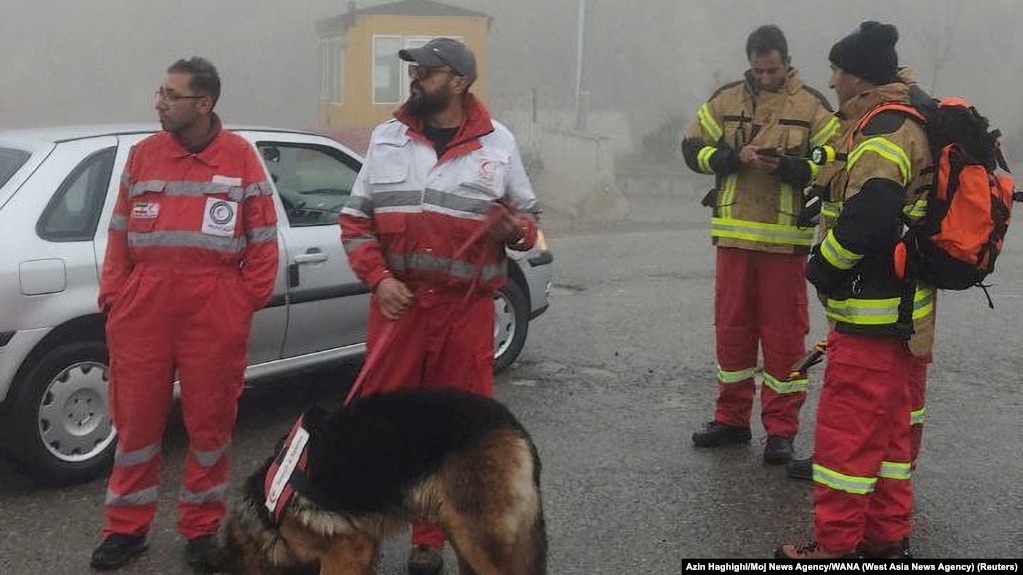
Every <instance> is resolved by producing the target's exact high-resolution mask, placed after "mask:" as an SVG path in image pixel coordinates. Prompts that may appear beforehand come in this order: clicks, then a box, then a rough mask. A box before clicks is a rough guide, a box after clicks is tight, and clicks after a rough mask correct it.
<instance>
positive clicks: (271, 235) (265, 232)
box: [245, 226, 277, 244]
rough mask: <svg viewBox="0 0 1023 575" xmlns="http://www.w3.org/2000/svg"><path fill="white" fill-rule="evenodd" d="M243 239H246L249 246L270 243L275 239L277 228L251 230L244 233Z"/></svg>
mask: <svg viewBox="0 0 1023 575" xmlns="http://www.w3.org/2000/svg"><path fill="white" fill-rule="evenodd" d="M245 239H247V240H248V241H249V243H250V244H259V243H264V242H272V241H274V240H276V239H277V226H266V227H262V228H252V229H251V230H249V231H247V232H245Z"/></svg>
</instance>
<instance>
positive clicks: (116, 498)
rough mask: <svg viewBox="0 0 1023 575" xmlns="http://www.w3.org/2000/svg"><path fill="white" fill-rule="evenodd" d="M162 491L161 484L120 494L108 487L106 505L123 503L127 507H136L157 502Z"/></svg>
mask: <svg viewBox="0 0 1023 575" xmlns="http://www.w3.org/2000/svg"><path fill="white" fill-rule="evenodd" d="M159 492H160V488H159V486H155V487H149V488H147V489H143V490H142V491H136V492H134V493H125V494H123V495H118V494H116V493H114V492H113V491H110V490H109V489H107V498H106V500H105V501H104V503H105V504H106V505H122V506H125V507H135V506H140V505H149V504H151V503H156V497H157V495H158V494H159Z"/></svg>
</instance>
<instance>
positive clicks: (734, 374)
mask: <svg viewBox="0 0 1023 575" xmlns="http://www.w3.org/2000/svg"><path fill="white" fill-rule="evenodd" d="M756 372H757V368H755V367H750V368H747V369H740V370H736V371H725V370H724V369H721V366H720V365H719V366H718V381H720V382H721V383H742V382H744V381H746V380H747V379H751V378H752V377H753V375H754V374H755V373H756Z"/></svg>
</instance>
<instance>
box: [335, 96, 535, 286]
mask: <svg viewBox="0 0 1023 575" xmlns="http://www.w3.org/2000/svg"><path fill="white" fill-rule="evenodd" d="M395 117H396V118H395V119H393V120H390V121H388V122H386V123H384V124H381V125H379V126H377V128H376V129H374V130H373V135H372V137H371V139H370V144H369V150H368V152H367V153H366V159H365V163H364V164H363V166H362V170H361V171H360V172H359V176H358V178H356V180H355V184H354V186H353V188H352V197H351V199H350V200H349V201H348V204H347V205H346V206H345V208H344V209H343V210H342V211H341V216H340V218H339V222H340V224H341V239H342V240H343V242H344V246H345V251H346V252H347V254H348V260H349V262H350V264H351V267H352V269H353V270H354V271H355V273H356V275H358V276H359V278H360V279H361V280H362V281H363V282H364V283H365V284H366V285H368V286H369V287H371V288H373V287H375V286H376V284H377V283H378V282H379V281H380V280H381V279H383V278H384V277H386V276H388V275H394V276H395V277H397V278H399V279H401V280H402V281H404V282H406V283H408V284H409V285H410V286H411V287H412V288H413V289H416V288H418V287H422V286H429V287H430V288H439V289H444V288H452V289H459V290H462V291H464V289H465V287H466V286H467V285H469V284H471V283H472V281H473V278H474V276H475V275H476V274H477V273H479V276H480V277H479V284H478V287H479V288H480V289H481V290H483V291H484V293H485V292H486V291H489V290H494V289H497V288H499V287H501V286H502V285H503V284H504V282H505V280H506V279H507V260H506V256H505V253H504V248H505V247H506V246H505V245H504V244H503V243H500V242H497V241H494V240H491V239H488V238H487V236H485V235H484V236H483V239H481V240H480V241H478V242H476V243H475V244H474V245H473V248H472V249H469V250H466V251H464V252H463V253H462V254H460V255H459V256H458V257H455V256H456V252H457V251H458V249H459V248H460V247H461V246H462V244H464V243H465V242H466V241H467V240H468V239H470V237H472V236H473V233H474V232H476V231H478V230H479V228H480V226H481V225H483V223H484V221H485V219H486V217H487V214H488V213H489V212H490V210H491V209H492V208H493V206H494V204H495V203H499V204H502V205H504V206H505V207H507V208H510V209H512V210H513V211H514V212H519V213H523V214H521V215H520V216H519V223H520V225H521V226H522V228H523V230H524V232H525V237H524V238H523V240H522V241H520V242H518V243H516V244H513V245H508V246H507V247H510V248H511V249H516V250H529V249H531V248H532V247H533V244H534V243H535V241H536V233H537V232H536V224H535V221H534V219H533V218H532V217H530V216H527V215H524V213H530V212H533V213H535V212H536V211H537V207H538V206H537V200H536V195H535V194H534V193H533V187H532V185H531V184H530V183H529V178H528V177H527V176H526V171H525V168H524V167H523V165H522V158H521V157H520V155H519V150H518V147H517V145H516V143H515V137H514V136H513V135H512V133H511V132H510V131H509V130H508V129H507V128H505V127H504V126H502V125H501V124H499V123H498V122H495V121H493V120H492V119H491V118H490V114H489V113H488V112H487V110H486V108H485V107H484V106H483V105H482V104H481V103H480V102H479V100H477V99H476V98H475V97H474V96H472V95H471V94H467V95H466V96H465V122H464V123H463V124H462V126H461V128H460V129H459V131H458V133H457V134H456V135H455V137H454V138H453V139H452V140H451V143H450V145H449V147H448V148H447V150H446V151H445V152H444V154H443V155H442V156H441V157H439V158H438V157H437V152H436V151H435V150H434V146H433V143H432V142H431V141H430V140H429V139H427V137H426V136H425V135H423V123H422V120H421V119H419V118H414V117H411V116H409V115H408V114H406V113H405V112H404V108H402V109H399V110H398V111H397V112H396V113H395Z"/></svg>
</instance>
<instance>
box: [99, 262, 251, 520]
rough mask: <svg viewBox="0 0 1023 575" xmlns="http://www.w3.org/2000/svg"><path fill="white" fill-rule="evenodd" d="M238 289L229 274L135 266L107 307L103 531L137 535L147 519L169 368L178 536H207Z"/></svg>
mask: <svg viewBox="0 0 1023 575" xmlns="http://www.w3.org/2000/svg"><path fill="white" fill-rule="evenodd" d="M242 288H243V286H242V284H241V282H240V280H239V278H238V270H237V268H233V269H232V268H224V267H208V266H206V267H202V266H196V267H193V268H185V267H181V268H174V269H161V268H153V267H139V268H136V269H135V270H134V271H133V272H132V274H131V275H130V276H129V278H128V280H127V281H126V283H125V285H124V287H123V288H122V290H121V292H120V294H119V295H118V298H117V300H116V301H115V302H114V304H113V307H112V309H111V310H110V313H109V316H108V319H107V326H106V332H107V342H108V344H109V348H110V409H111V413H112V417H113V422H114V425H116V426H117V433H118V443H117V452H116V455H115V458H114V468H113V471H112V472H111V475H110V482H109V484H108V488H107V497H106V508H105V509H106V521H105V524H104V528H103V533H104V535H110V534H113V533H118V534H127V535H141V534H144V533H146V532H147V531H148V529H149V525H150V524H151V523H152V520H153V516H154V514H155V512H156V504H157V490H158V488H159V483H160V461H161V456H160V447H161V444H162V441H163V433H164V427H165V425H166V422H167V416H168V414H169V412H170V410H171V407H172V403H173V396H172V390H173V387H172V382H173V380H174V373H175V369H177V374H178V377H179V380H180V383H181V411H182V415H183V418H184V423H185V429H186V430H187V431H188V439H189V449H188V454H187V456H186V459H185V476H184V485H183V487H182V489H181V492H180V495H179V498H178V532H179V533H180V534H181V535H182V536H184V537H185V538H188V539H191V538H194V537H198V536H201V535H211V534H214V533H216V532H217V529H218V527H219V525H220V522H221V519H222V518H223V516H224V512H225V495H226V490H227V479H228V458H227V447H228V445H229V444H230V441H231V432H232V429H233V427H234V422H235V416H236V414H237V399H238V396H239V395H240V394H241V390H242V385H243V378H244V373H245V365H246V354H247V348H248V341H249V326H250V323H251V318H252V313H253V310H252V303H251V298H250V297H249V296H248V295H247V294H246V292H245V291H244V290H243V289H242Z"/></svg>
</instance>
